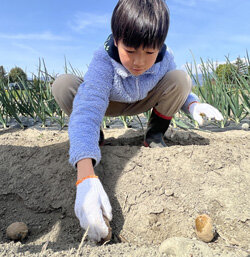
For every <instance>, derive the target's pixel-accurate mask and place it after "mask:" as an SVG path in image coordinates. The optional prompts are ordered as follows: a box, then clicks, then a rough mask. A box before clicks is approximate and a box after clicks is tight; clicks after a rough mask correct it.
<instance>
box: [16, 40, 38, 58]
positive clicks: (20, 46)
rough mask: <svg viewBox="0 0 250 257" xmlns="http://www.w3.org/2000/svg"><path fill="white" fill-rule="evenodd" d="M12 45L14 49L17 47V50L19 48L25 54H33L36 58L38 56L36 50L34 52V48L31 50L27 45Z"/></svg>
mask: <svg viewBox="0 0 250 257" xmlns="http://www.w3.org/2000/svg"><path fill="white" fill-rule="evenodd" d="M12 45H13V46H15V47H18V48H20V49H22V50H25V52H29V53H31V54H34V55H36V56H39V55H40V53H39V52H38V51H37V50H35V49H34V48H32V47H30V46H28V45H24V44H18V43H13V44H12Z"/></svg>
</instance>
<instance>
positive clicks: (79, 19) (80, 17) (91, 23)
mask: <svg viewBox="0 0 250 257" xmlns="http://www.w3.org/2000/svg"><path fill="white" fill-rule="evenodd" d="M110 20H111V15H109V14H103V15H97V14H93V13H83V12H79V13H77V14H76V15H75V18H74V20H73V21H70V22H69V27H70V28H71V29H72V30H74V31H77V32H80V31H82V30H84V29H86V28H88V27H91V28H93V27H94V28H102V27H107V26H109V24H110Z"/></svg>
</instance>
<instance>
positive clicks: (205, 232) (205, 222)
mask: <svg viewBox="0 0 250 257" xmlns="http://www.w3.org/2000/svg"><path fill="white" fill-rule="evenodd" d="M195 233H196V235H197V236H198V238H199V239H201V240H202V241H204V242H206V243H208V242H211V241H212V240H213V238H214V236H215V233H216V232H215V228H214V226H213V222H212V219H211V218H210V217H209V216H208V215H206V214H202V215H199V216H198V217H197V218H196V219H195Z"/></svg>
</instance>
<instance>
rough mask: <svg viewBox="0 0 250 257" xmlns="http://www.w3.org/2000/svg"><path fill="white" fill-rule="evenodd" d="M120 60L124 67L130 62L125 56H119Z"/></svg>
mask: <svg viewBox="0 0 250 257" xmlns="http://www.w3.org/2000/svg"><path fill="white" fill-rule="evenodd" d="M120 59H121V62H122V64H123V65H124V66H126V65H128V64H130V62H131V60H130V58H129V57H128V55H127V54H121V55H120Z"/></svg>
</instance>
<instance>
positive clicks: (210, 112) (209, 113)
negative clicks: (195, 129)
mask: <svg viewBox="0 0 250 257" xmlns="http://www.w3.org/2000/svg"><path fill="white" fill-rule="evenodd" d="M189 112H190V114H191V115H192V117H193V119H194V120H196V121H197V122H198V123H199V125H203V122H204V120H203V118H202V117H203V116H205V118H208V119H215V120H217V121H220V120H223V116H222V114H221V113H220V112H219V111H218V110H217V109H216V108H214V107H213V106H212V105H210V104H206V103H198V102H194V103H191V104H190V105H189Z"/></svg>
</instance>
